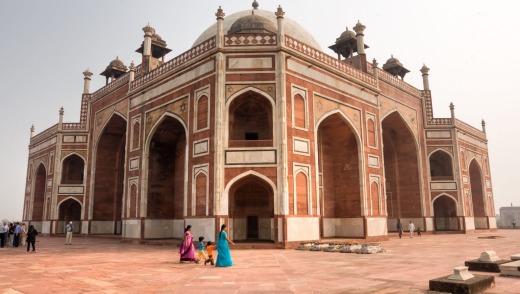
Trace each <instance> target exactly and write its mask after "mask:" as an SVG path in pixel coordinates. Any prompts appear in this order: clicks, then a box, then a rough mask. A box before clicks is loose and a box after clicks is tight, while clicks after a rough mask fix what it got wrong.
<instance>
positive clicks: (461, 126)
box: [455, 119, 487, 140]
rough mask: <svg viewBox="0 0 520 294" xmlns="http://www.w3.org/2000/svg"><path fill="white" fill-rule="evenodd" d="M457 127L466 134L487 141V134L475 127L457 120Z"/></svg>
mask: <svg viewBox="0 0 520 294" xmlns="http://www.w3.org/2000/svg"><path fill="white" fill-rule="evenodd" d="M455 126H456V127H457V129H459V130H461V131H464V132H466V133H469V134H471V135H473V136H475V137H477V138H479V139H482V140H487V138H486V133H484V132H483V131H482V130H479V129H477V128H475V127H473V126H470V125H469V124H467V123H465V122H463V121H461V120H458V119H455Z"/></svg>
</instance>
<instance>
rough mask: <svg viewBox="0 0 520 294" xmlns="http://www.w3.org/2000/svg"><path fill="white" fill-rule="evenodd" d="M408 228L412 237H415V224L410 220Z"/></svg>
mask: <svg viewBox="0 0 520 294" xmlns="http://www.w3.org/2000/svg"><path fill="white" fill-rule="evenodd" d="M408 230H410V238H413V231H415V225H414V224H413V223H412V221H410V223H409V224H408Z"/></svg>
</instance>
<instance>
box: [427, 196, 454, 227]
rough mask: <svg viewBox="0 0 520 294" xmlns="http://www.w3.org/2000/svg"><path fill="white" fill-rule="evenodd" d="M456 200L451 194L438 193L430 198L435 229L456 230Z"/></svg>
mask: <svg viewBox="0 0 520 294" xmlns="http://www.w3.org/2000/svg"><path fill="white" fill-rule="evenodd" d="M457 204H458V201H457V199H455V197H453V196H452V195H449V194H447V193H440V194H439V195H437V196H435V197H434V198H433V200H432V207H433V222H434V227H435V230H436V231H458V230H459V229H460V227H459V220H458V217H457V215H458V213H457V207H458V205H457Z"/></svg>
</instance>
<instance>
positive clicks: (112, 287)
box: [0, 230, 520, 294]
mask: <svg viewBox="0 0 520 294" xmlns="http://www.w3.org/2000/svg"><path fill="white" fill-rule="evenodd" d="M491 235H493V236H500V237H503V238H496V239H486V238H478V237H483V236H491ZM518 244H520V230H518V231H513V230H503V231H498V232H492V233H489V232H486V233H476V234H470V235H462V234H460V235H459V234H446V235H431V234H423V237H421V238H418V237H415V238H413V239H411V238H403V239H399V238H397V237H396V236H393V235H392V236H391V237H390V240H389V241H384V242H382V245H383V247H384V248H385V249H386V252H383V253H378V254H368V255H367V254H337V253H329V252H311V251H298V250H280V249H265V250H262V249H251V250H233V248H231V249H232V252H231V254H232V256H233V260H234V262H235V266H233V267H230V268H216V267H213V266H210V265H207V266H204V265H203V264H199V265H197V264H190V263H182V264H180V263H179V261H178V260H179V255H178V254H177V250H178V249H177V248H172V247H170V246H156V245H138V244H132V243H121V242H120V241H118V240H115V239H107V238H83V237H77V236H75V237H74V240H73V245H72V246H65V245H64V238H61V237H40V238H38V242H37V244H36V247H37V248H36V249H37V250H38V253H29V254H26V253H25V248H1V249H0V294H4V293H6V294H10V293H17V294H18V293H183V294H189V293H197V294H205V293H208V294H210V293H240V294H242V293H354V294H364V293H379V294H390V293H412V294H413V293H427V291H428V281H429V280H430V279H434V278H437V277H440V276H445V275H448V274H451V273H452V271H453V268H454V267H456V266H460V265H463V264H464V261H465V260H468V259H471V258H474V257H475V256H479V255H480V253H481V252H483V251H486V250H493V251H495V252H497V254H498V255H499V256H511V255H512V254H517V253H518V251H519V247H518ZM485 274H487V273H485ZM489 275H493V276H495V283H496V286H495V288H492V289H490V290H488V291H486V292H485V293H495V294H498V293H501V294H502V293H519V290H518V289H520V278H517V277H502V276H499V274H493V273H489Z"/></svg>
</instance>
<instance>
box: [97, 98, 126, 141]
mask: <svg viewBox="0 0 520 294" xmlns="http://www.w3.org/2000/svg"><path fill="white" fill-rule="evenodd" d="M125 112H126V110H125ZM114 116H120V117H121V118H122V119H123V120H125V122H126V121H127V118H126V115H124V112H123V113H122V112H119V111H115V108H114V107H110V108H108V109H106V110H104V111H102V112H100V113H96V116H95V118H96V120H95V123H94V136H93V137H94V142H97V143H99V139H100V137H101V135H102V134H103V132H104V131H105V128H106V126H107V125H108V124H109V122H110V120H111V119H112V118H113V117H114ZM97 143H96V144H97Z"/></svg>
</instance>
